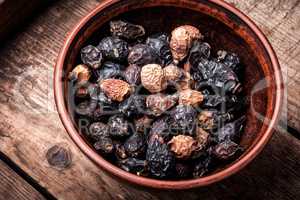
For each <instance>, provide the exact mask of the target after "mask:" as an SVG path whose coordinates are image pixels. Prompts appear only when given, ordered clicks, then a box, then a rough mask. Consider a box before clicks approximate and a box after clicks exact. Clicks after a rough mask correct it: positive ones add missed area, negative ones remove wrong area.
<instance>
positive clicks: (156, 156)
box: [146, 135, 175, 178]
mask: <svg viewBox="0 0 300 200" xmlns="http://www.w3.org/2000/svg"><path fill="white" fill-rule="evenodd" d="M162 141H163V139H162V138H160V136H158V135H156V136H153V137H152V138H151V141H150V142H149V144H148V149H147V152H146V160H147V162H148V167H149V171H150V173H151V175H152V176H154V177H157V178H166V177H170V176H171V175H172V173H173V171H174V168H175V157H174V155H173V153H172V152H170V151H169V149H168V146H167V144H165V143H163V142H162Z"/></svg>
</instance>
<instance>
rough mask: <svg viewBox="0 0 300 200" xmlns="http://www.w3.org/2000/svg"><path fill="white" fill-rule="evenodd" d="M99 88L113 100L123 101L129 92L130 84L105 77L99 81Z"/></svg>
mask: <svg viewBox="0 0 300 200" xmlns="http://www.w3.org/2000/svg"><path fill="white" fill-rule="evenodd" d="M100 88H101V90H102V91H103V92H104V93H105V94H106V95H107V96H108V97H109V98H111V99H112V100H114V101H119V102H121V101H123V100H124V97H125V96H126V95H127V94H128V93H129V92H130V90H131V89H130V85H129V84H128V83H127V82H125V81H122V80H118V79H105V80H103V81H101V82H100Z"/></svg>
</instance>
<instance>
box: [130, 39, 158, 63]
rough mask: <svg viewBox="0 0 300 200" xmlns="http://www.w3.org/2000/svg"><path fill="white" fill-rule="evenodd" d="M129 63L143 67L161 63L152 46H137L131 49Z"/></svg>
mask: <svg viewBox="0 0 300 200" xmlns="http://www.w3.org/2000/svg"><path fill="white" fill-rule="evenodd" d="M128 62H129V64H136V65H138V66H140V67H142V66H144V65H147V64H153V63H159V58H158V55H157V54H156V53H155V52H154V50H153V49H152V48H151V47H150V46H148V45H145V44H137V45H134V46H133V47H132V48H131V49H130V52H129V54H128Z"/></svg>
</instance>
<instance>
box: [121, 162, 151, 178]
mask: <svg viewBox="0 0 300 200" xmlns="http://www.w3.org/2000/svg"><path fill="white" fill-rule="evenodd" d="M118 165H119V166H120V167H121V168H122V169H123V170H125V171H127V172H132V173H137V174H138V175H139V173H142V172H144V171H145V170H147V169H146V167H147V162H146V161H145V160H140V159H136V158H127V159H124V160H120V161H119V162H118Z"/></svg>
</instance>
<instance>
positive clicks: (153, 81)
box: [141, 64, 167, 93]
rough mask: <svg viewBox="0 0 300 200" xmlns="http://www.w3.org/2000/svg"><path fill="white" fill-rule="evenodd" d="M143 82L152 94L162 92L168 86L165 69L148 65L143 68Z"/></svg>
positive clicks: (156, 65) (155, 65)
mask: <svg viewBox="0 0 300 200" xmlns="http://www.w3.org/2000/svg"><path fill="white" fill-rule="evenodd" d="M141 82H142V85H143V86H144V88H146V89H147V90H149V91H150V92H151V93H156V92H160V91H162V90H164V89H165V88H166V86H167V84H166V80H165V77H164V72H163V69H162V67H161V66H160V65H158V64H148V65H145V66H143V67H142V71H141Z"/></svg>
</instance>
